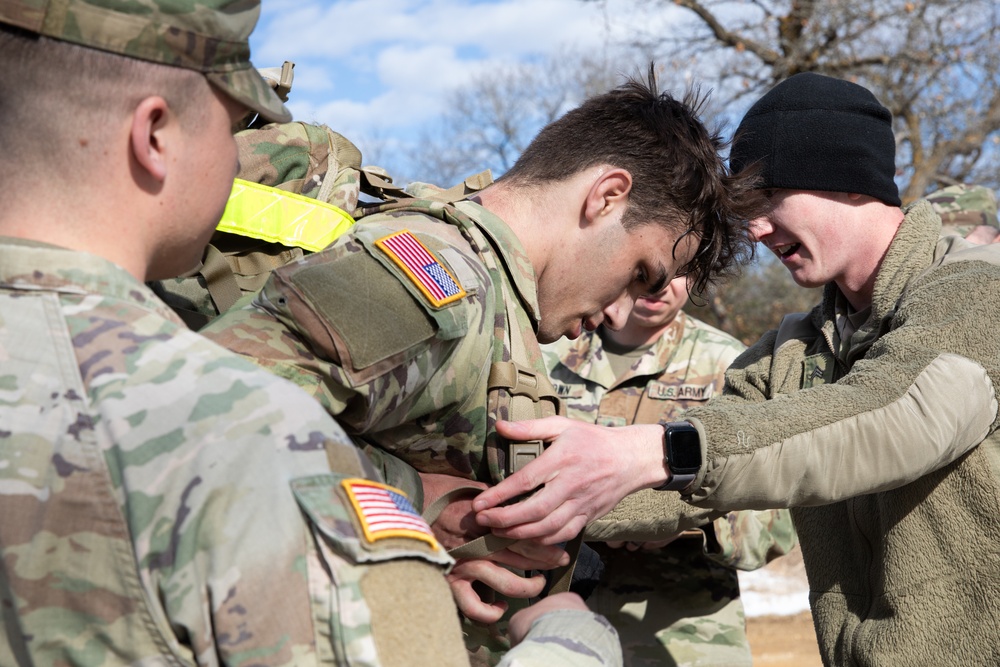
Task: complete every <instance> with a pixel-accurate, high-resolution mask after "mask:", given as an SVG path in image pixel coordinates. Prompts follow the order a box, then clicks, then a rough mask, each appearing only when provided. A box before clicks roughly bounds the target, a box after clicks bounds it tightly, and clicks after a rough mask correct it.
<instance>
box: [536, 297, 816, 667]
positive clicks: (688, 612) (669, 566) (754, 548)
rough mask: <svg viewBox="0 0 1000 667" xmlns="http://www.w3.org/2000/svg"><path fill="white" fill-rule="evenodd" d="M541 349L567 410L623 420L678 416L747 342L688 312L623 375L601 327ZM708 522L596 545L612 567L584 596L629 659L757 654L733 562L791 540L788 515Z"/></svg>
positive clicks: (750, 565)
mask: <svg viewBox="0 0 1000 667" xmlns="http://www.w3.org/2000/svg"><path fill="white" fill-rule="evenodd" d="M542 349H543V354H544V355H545V361H546V365H547V366H548V367H549V368H550V369H551V377H552V379H553V383H554V384H555V386H556V389H557V391H559V393H560V395H561V396H563V398H564V400H565V401H566V408H567V412H568V414H569V416H570V417H574V418H577V419H583V420H586V421H590V422H594V423H599V424H605V425H608V426H624V425H627V424H632V423H656V422H657V421H661V420H663V421H675V420H677V419H680V418H682V414H683V411H684V410H685V409H686V408H688V407H691V406H694V405H702V404H704V403H705V402H706V401H707V400H709V399H711V398H712V396H715V395H718V394H720V393H721V391H722V386H723V384H724V381H725V378H724V374H725V370H726V368H727V367H728V366H729V364H730V363H732V361H733V359H735V358H736V357H737V356H738V355H739V354H740V353H741V352H742V351H743V349H744V346H743V345H742V344H741V343H740V342H739V341H737V340H736V339H734V338H732V337H731V336H728V335H726V334H724V333H723V332H721V331H718V330H717V329H714V328H712V327H709V326H708V325H706V324H703V323H701V322H699V321H698V320H696V319H694V318H692V317H690V316H688V315H686V314H685V313H683V312H682V313H679V314H678V316H677V318H676V319H675V320H674V322H673V323H672V324H671V325H670V326H669V327H668V328H667V329H666V330H665V331H664V332H663V335H662V336H661V337H660V339H659V340H658V341H657V342H656V343H655V344H654V345H653V347H652V348H650V350H649V351H648V352H647V353H646V354H645V355H643V356H642V357H640V358H639V359H637V360H636V361H635V363H634V364H633V365H632V368H631V369H630V370H629V371H628V372H627V373H625V374H624V375H622V376H621V377H620V378H619V377H615V373H614V371H613V370H612V367H611V363H610V362H609V361H608V359H607V355H606V354H605V352H604V350H603V347H602V344H601V338H600V336H599V335H597V334H596V333H585V334H584V335H583V336H581V337H580V338H578V339H577V340H575V341H569V340H565V339H563V340H560V341H558V342H556V343H553V344H551V345H546V346H543V348H542ZM706 530H709V531H711V534H712V535H713V537H714V538H715V540H714V544H712V545H710V546H709V543H708V540H707V539H706V537H705V535H704V534H702V535H701V536H700V537H699V536H698V534H697V533H696V534H695V535H694V536H685V537H681V538H679V539H678V540H676V541H675V542H673V543H671V544H669V545H667V546H666V547H663V548H660V549H656V550H638V551H629V550H627V549H625V548H619V549H612V548H609V547H606V546H598V547H597V548H598V550H599V551H600V553H601V555H602V558H603V560H604V562H605V567H606V571H605V576H604V577H603V578H602V580H601V583H600V584H599V585H598V587H597V589H596V590H595V592H594V593H593V594H592V595H591V597H590V598H589V599H588V604H589V605H590V607H591V608H592V609H593V610H595V611H597V612H598V613H601V614H604V615H605V616H607V617H608V619H609V620H610V621H611V622H612V624H613V625H614V626H615V628H616V629H617V630H618V632H619V635H620V637H621V640H622V647H623V651H624V656H625V664H626V665H630V667H652V666H653V665H665V664H666V665H669V664H677V665H699V666H702V665H720V666H721V665H750V664H751V663H750V660H751V657H750V650H749V646H748V644H747V638H746V631H745V619H744V614H743V605H742V603H741V602H740V599H739V583H738V580H737V575H736V570H737V569H744V570H753V569H756V568H759V567H761V566H762V565H764V564H765V563H767V562H768V561H769V560H771V559H773V558H775V557H777V556H779V555H781V554H784V553H787V552H788V551H789V550H790V549H791V548H792V547H794V546H795V544H796V537H795V532H794V529H793V528H792V523H791V518H790V516H789V513H788V512H787V511H786V510H774V511H767V512H732V513H730V514H728V515H726V516H725V517H722V518H720V519H717V520H716V521H715V522H714V523H713V524H712V525H711V527H708V528H706ZM664 537H666V536H664Z"/></svg>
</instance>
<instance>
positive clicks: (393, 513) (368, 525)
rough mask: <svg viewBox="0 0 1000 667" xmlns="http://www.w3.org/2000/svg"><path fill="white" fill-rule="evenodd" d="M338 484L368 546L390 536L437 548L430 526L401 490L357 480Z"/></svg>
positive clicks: (347, 480)
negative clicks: (342, 489) (351, 508)
mask: <svg viewBox="0 0 1000 667" xmlns="http://www.w3.org/2000/svg"><path fill="white" fill-rule="evenodd" d="M341 485H342V486H343V487H344V490H345V491H346V492H347V497H348V498H349V499H350V501H351V505H353V507H354V511H355V512H356V513H357V516H358V520H359V521H360V522H361V527H362V529H363V530H364V532H365V537H366V538H367V539H368V542H369V543H374V542H375V541H376V540H380V539H385V538H389V537H409V538H411V539H417V540H422V541H424V542H427V543H428V544H430V545H431V546H432V547H434V548H435V549H437V548H439V547H438V542H437V539H435V537H434V533H433V532H431V527H430V526H428V525H427V522H426V521H424V518H423V517H422V516H420V513H419V512H417V510H416V508H414V507H413V503H411V502H410V501H409V500H408V499H407V498H406V496H404V495H403V493H402V492H401V491H400V490H398V489H395V488H393V487H391V486H387V485H385V484H380V483H378V482H373V481H371V480H368V479H358V478H349V479H345V480H343V481H342V482H341Z"/></svg>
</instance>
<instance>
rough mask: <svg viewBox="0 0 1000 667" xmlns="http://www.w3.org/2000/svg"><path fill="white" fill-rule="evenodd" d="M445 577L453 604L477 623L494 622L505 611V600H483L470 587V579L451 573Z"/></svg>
mask: <svg viewBox="0 0 1000 667" xmlns="http://www.w3.org/2000/svg"><path fill="white" fill-rule="evenodd" d="M447 578H448V585H449V586H451V595H452V597H453V598H455V606H456V607H458V610H459V611H460V612H461V613H462V614H463V615H464V616H465V617H466V618H468V619H470V620H472V621H475V622H477V623H496V622H497V621H499V620H500V618H501V617H502V616H503V615H504V613H505V612H506V611H507V603H506V602H503V601H497V602H484V601H483V600H482V598H480V597H479V594H478V593H476V591H475V589H474V588H473V587H472V581H470V580H468V579H462V578H461V577H456V576H454V575H451V574H449V575H448V577H447Z"/></svg>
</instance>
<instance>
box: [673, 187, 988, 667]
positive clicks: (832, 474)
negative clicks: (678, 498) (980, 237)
mask: <svg viewBox="0 0 1000 667" xmlns="http://www.w3.org/2000/svg"><path fill="white" fill-rule="evenodd" d="M939 232H940V219H939V218H938V217H937V215H936V214H934V213H933V211H932V210H931V207H930V205H929V204H927V203H926V202H919V203H918V204H916V205H914V206H913V207H911V208H910V210H909V211H908V212H907V215H906V219H905V221H904V222H903V224H902V226H901V227H900V230H899V232H898V233H897V235H896V238H895V239H894V241H893V243H892V245H891V246H890V248H889V251H888V253H887V255H886V257H885V260H884V262H883V265H882V267H881V269H880V270H879V275H878V277H877V280H876V284H875V293H874V297H873V304H872V311H871V316H870V317H869V319H868V321H867V322H865V323H864V324H863V325H862V326H861V327H859V329H858V330H857V332H855V334H854V335H853V336H852V337H851V338H850V339H849V340H840V338H839V336H838V335H837V333H836V327H835V326H834V321H835V317H836V312H835V305H834V304H835V302H836V301H837V299H836V296H837V293H836V287H835V286H832V285H831V286H828V287H827V291H826V294H825V297H824V300H823V303H822V304H820V305H819V306H817V307H816V308H815V309H814V310H813V311H812V312H811V313H809V314H808V315H801V316H790V317H789V318H786V320H785V321H784V322H783V323H782V326H781V328H780V329H779V331H777V332H770V333H769V334H767V335H765V336H764V338H763V339H762V340H761V341H760V342H759V343H758V344H757V345H755V346H754V347H752V348H751V349H750V350H748V351H747V352H746V353H745V354H743V355H742V356H741V357H740V358H739V359H737V360H736V362H735V363H734V364H733V366H732V367H731V369H730V372H729V374H728V375H727V387H726V392H727V396H724V397H722V398H720V399H718V400H716V401H713V402H712V403H710V404H709V405H708V406H706V407H704V408H697V409H694V410H692V411H691V412H690V413H688V416H689V418H691V420H692V422H694V423H695V425H696V426H697V427H698V428H699V429H700V430H701V432H702V436H703V438H702V440H703V446H704V447H705V457H706V458H705V461H706V465H705V466H704V468H703V471H702V473H701V474H700V475H699V478H698V480H696V483H695V485H694V486H693V491H692V492H691V494H690V496H689V497H688V498H687V499H688V500H689V501H691V502H693V503H694V504H696V505H698V506H701V507H710V508H713V509H720V510H731V509H737V508H748V507H749V508H765V507H793V508H795V509H793V511H792V515H793V518H794V519H795V528H796V530H797V531H798V533H799V539H800V542H801V544H802V551H803V555H804V557H805V564H806V571H807V573H808V576H809V584H810V589H811V594H810V599H811V604H812V610H813V618H814V621H815V624H816V629H817V634H818V637H819V643H820V648H821V652H822V654H823V659H824V661H825V663H826V664H827V665H851V666H855V665H857V666H866V667H867V666H872V667H874V666H876V665H879V666H881V665H885V666H891V667H905V666H907V665H997V664H1000V433H997V431H996V429H997V426H998V424H1000V419H998V406H997V397H996V391H995V387H994V384H995V383H996V382H998V381H1000V246H997V245H993V246H973V245H971V244H968V243H967V242H965V241H963V240H961V239H957V238H956V237H948V238H944V239H940V240H939V238H938V236H939Z"/></svg>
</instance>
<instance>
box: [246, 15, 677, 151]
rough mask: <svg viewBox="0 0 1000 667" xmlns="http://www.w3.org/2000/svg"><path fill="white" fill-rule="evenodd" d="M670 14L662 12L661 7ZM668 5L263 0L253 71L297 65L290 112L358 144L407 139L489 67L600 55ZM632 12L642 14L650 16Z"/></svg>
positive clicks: (648, 26)
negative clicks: (563, 53) (575, 52)
mask: <svg viewBox="0 0 1000 667" xmlns="http://www.w3.org/2000/svg"><path fill="white" fill-rule="evenodd" d="M664 4H665V5H666V6H667V7H668V9H667V10H664V9H663V5H664ZM671 5H672V3H669V2H668V3H662V4H661V3H652V4H651V5H643V3H642V2H636V1H635V0H604V1H603V2H601V1H598V2H581V1H580V0H334V1H330V0H324V1H320V0H263V3H262V11H261V19H260V22H259V23H258V25H257V29H256V30H255V31H254V33H253V35H252V36H251V39H250V43H251V50H252V58H253V61H254V64H255V65H256V66H258V67H270V66H276V65H280V64H281V63H282V62H283V61H285V60H291V61H293V62H295V83H294V86H293V89H292V94H291V96H290V99H289V107H290V108H291V110H292V112H293V113H294V114H295V117H296V120H303V121H310V122H320V123H325V124H327V125H329V126H330V127H332V128H333V129H335V130H337V131H338V132H341V133H342V134H344V135H345V136H347V137H348V138H350V139H352V140H354V141H355V142H356V143H358V144H359V145H360V146H361V147H362V150H364V144H365V143H366V142H372V143H374V142H377V143H380V144H386V143H388V144H390V145H391V144H392V143H394V142H395V141H407V140H411V139H412V138H413V137H414V135H415V133H416V131H417V130H418V128H420V127H421V126H422V125H426V124H427V123H428V122H431V121H433V119H434V118H435V117H436V116H437V115H438V114H439V113H440V111H441V109H442V107H443V104H444V101H445V99H446V97H447V93H448V91H449V90H451V89H453V88H454V87H456V86H460V85H461V84H462V83H463V82H465V81H467V80H469V79H470V77H473V76H474V75H475V74H476V73H477V72H480V71H482V70H483V69H484V68H489V67H492V66H496V65H498V64H504V63H514V62H519V61H524V60H528V59H531V58H535V57H538V56H540V55H545V54H549V53H553V52H556V51H558V50H560V49H566V48H572V49H584V50H599V49H604V48H606V47H607V45H608V44H609V43H610V42H612V41H614V40H619V39H624V38H627V37H628V36H629V35H630V34H631V33H633V32H634V31H636V30H637V27H639V26H641V27H642V28H643V29H644V30H654V31H655V30H657V29H661V27H663V26H666V25H668V24H667V21H668V18H669V16H670V14H671V9H672V8H671ZM636 6H640V7H643V6H644V7H647V8H648V13H646V14H644V13H643V10H642V9H637V8H636Z"/></svg>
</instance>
